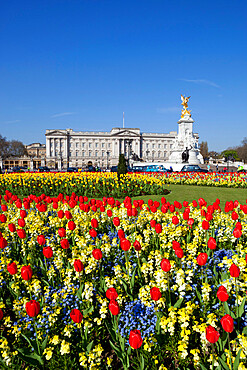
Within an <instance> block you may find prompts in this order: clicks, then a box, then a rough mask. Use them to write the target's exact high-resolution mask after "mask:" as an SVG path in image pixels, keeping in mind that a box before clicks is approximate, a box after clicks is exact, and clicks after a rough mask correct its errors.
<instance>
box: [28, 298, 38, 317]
mask: <svg viewBox="0 0 247 370" xmlns="http://www.w3.org/2000/svg"><path fill="white" fill-rule="evenodd" d="M26 312H27V314H28V316H30V317H35V316H37V315H38V314H39V312H40V304H39V302H37V301H35V299H33V300H31V301H29V302H27V303H26Z"/></svg>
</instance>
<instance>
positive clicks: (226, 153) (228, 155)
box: [221, 149, 239, 161]
mask: <svg viewBox="0 0 247 370" xmlns="http://www.w3.org/2000/svg"><path fill="white" fill-rule="evenodd" d="M223 157H225V158H226V160H227V158H229V159H230V158H233V159H234V160H235V161H236V160H239V158H238V153H237V151H236V150H235V149H226V150H224V151H223V152H221V158H223Z"/></svg>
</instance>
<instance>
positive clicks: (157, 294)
mask: <svg viewBox="0 0 247 370" xmlns="http://www.w3.org/2000/svg"><path fill="white" fill-rule="evenodd" d="M150 295H151V298H152V300H153V301H158V300H159V299H160V298H161V297H162V294H161V291H160V290H159V288H157V287H153V288H151V289H150Z"/></svg>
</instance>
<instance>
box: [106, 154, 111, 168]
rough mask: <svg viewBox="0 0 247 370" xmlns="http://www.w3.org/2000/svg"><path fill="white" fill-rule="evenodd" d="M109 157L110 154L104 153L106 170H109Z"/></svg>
mask: <svg viewBox="0 0 247 370" xmlns="http://www.w3.org/2000/svg"><path fill="white" fill-rule="evenodd" d="M109 155H110V152H109V151H107V152H106V168H107V169H109Z"/></svg>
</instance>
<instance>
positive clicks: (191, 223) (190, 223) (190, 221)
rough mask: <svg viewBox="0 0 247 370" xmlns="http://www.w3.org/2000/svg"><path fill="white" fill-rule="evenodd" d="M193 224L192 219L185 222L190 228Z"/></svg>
mask: <svg viewBox="0 0 247 370" xmlns="http://www.w3.org/2000/svg"><path fill="white" fill-rule="evenodd" d="M194 222H195V220H194V219H193V218H189V219H188V221H187V223H188V225H189V226H190V227H191V228H192V225H193V223H194Z"/></svg>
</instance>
